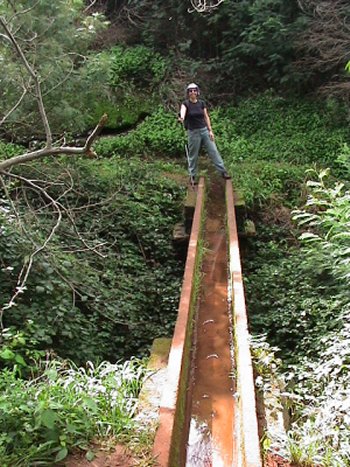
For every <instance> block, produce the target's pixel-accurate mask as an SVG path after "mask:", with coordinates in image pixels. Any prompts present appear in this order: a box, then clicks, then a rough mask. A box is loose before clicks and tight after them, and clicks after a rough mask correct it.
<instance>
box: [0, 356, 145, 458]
mask: <svg viewBox="0 0 350 467" xmlns="http://www.w3.org/2000/svg"><path fill="white" fill-rule="evenodd" d="M43 370H44V371H43V372H42V374H41V375H40V377H39V378H38V379H36V380H35V381H24V380H21V379H18V378H17V376H16V374H15V372H13V371H3V372H2V374H1V379H0V391H1V406H0V420H1V435H0V462H1V465H2V466H3V467H10V466H11V467H12V466H14V465H21V466H23V467H24V466H30V465H52V464H53V463H58V462H60V461H62V460H63V459H64V458H65V457H66V456H67V454H68V451H69V450H71V449H72V448H74V449H75V450H81V451H82V452H85V453H86V458H87V459H88V460H90V461H91V460H93V458H94V453H93V451H92V450H90V448H89V444H90V443H91V442H92V440H93V439H94V438H96V436H101V437H107V436H108V437H117V436H120V434H121V433H123V436H124V439H125V438H126V437H127V436H128V434H129V433H130V431H131V430H132V429H135V421H134V420H133V416H134V414H135V411H136V408H137V396H138V393H139V391H140V388H141V385H142V382H143V380H144V376H145V374H146V373H145V368H144V366H143V365H142V363H141V362H137V361H136V360H133V361H130V362H125V363H122V364H121V363H118V364H114V365H112V364H110V363H107V362H104V363H102V364H100V365H98V366H94V365H93V364H92V363H91V362H88V363H87V365H86V367H76V366H74V365H72V364H68V363H63V362H58V361H56V362H52V363H50V364H49V365H48V366H47V367H46V368H44V369H43ZM138 428H139V429H140V427H138Z"/></svg>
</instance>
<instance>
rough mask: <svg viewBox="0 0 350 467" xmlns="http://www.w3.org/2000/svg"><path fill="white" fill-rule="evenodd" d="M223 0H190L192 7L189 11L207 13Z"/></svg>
mask: <svg viewBox="0 0 350 467" xmlns="http://www.w3.org/2000/svg"><path fill="white" fill-rule="evenodd" d="M223 1H224V0H190V3H191V6H192V9H191V8H190V9H189V10H188V11H189V13H193V12H194V11H197V12H198V13H208V12H209V11H211V10H214V9H215V8H217V7H218V6H219V5H220V4H221V3H223Z"/></svg>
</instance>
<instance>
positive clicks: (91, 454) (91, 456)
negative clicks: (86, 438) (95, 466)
mask: <svg viewBox="0 0 350 467" xmlns="http://www.w3.org/2000/svg"><path fill="white" fill-rule="evenodd" d="M85 457H86V459H87V460H88V461H89V462H91V461H93V460H94V459H95V453H94V452H92V451H88V452H87V453H86V454H85Z"/></svg>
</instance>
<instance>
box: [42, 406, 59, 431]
mask: <svg viewBox="0 0 350 467" xmlns="http://www.w3.org/2000/svg"><path fill="white" fill-rule="evenodd" d="M57 419H58V417H57V414H56V412H54V411H53V410H51V409H47V410H44V411H43V412H42V414H41V417H40V420H41V423H42V425H44V426H46V428H49V429H53V428H54V427H55V422H56V420H57Z"/></svg>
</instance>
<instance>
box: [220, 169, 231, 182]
mask: <svg viewBox="0 0 350 467" xmlns="http://www.w3.org/2000/svg"><path fill="white" fill-rule="evenodd" d="M221 176H222V178H224V179H225V180H231V175H229V174H228V173H227V172H226V171H225V172H222V174H221Z"/></svg>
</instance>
